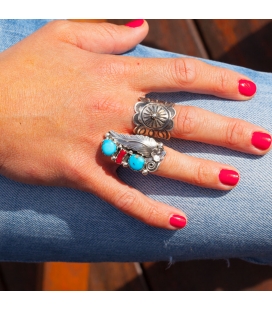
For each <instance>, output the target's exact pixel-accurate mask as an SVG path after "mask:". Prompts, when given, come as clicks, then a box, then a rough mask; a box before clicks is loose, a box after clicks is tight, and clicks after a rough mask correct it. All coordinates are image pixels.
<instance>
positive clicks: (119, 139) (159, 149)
mask: <svg viewBox="0 0 272 310" xmlns="http://www.w3.org/2000/svg"><path fill="white" fill-rule="evenodd" d="M101 149H102V153H103V154H104V155H106V156H111V159H112V160H113V161H114V162H115V163H116V164H119V165H123V166H124V167H130V168H131V169H132V170H134V171H141V172H142V174H143V175H147V174H148V173H149V172H155V171H156V170H158V168H159V165H160V163H161V162H162V160H163V158H164V156H165V155H166V152H165V150H164V147H163V144H162V143H161V142H159V143H158V142H157V141H156V140H155V139H153V138H150V137H146V136H143V135H126V134H119V133H116V132H114V131H112V130H111V131H109V132H108V133H106V135H105V139H104V140H103V142H102V146H101Z"/></svg>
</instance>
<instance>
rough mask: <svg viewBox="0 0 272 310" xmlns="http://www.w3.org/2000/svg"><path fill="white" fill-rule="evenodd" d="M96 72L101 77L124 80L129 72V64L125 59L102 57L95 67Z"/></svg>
mask: <svg viewBox="0 0 272 310" xmlns="http://www.w3.org/2000/svg"><path fill="white" fill-rule="evenodd" d="M97 70H98V74H99V75H100V76H101V77H102V78H103V77H104V78H105V77H107V78H109V79H111V80H113V79H114V78H117V79H118V81H119V82H120V79H121V78H122V80H124V79H125V78H126V76H128V75H129V74H130V72H131V66H130V64H129V63H128V62H126V61H125V60H116V58H115V59H114V60H113V59H112V57H109V58H108V59H106V58H105V57H104V59H103V61H101V63H100V64H99V66H98V67H97Z"/></svg>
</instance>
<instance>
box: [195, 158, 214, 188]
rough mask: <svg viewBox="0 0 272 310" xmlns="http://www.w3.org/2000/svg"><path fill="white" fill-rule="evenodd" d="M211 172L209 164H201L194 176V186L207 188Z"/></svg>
mask: <svg viewBox="0 0 272 310" xmlns="http://www.w3.org/2000/svg"><path fill="white" fill-rule="evenodd" d="M209 176H210V170H209V167H208V165H207V164H205V163H202V162H200V163H199V164H198V165H197V167H196V172H195V173H194V175H193V179H192V181H193V184H196V185H199V186H205V185H207V183H208V180H209Z"/></svg>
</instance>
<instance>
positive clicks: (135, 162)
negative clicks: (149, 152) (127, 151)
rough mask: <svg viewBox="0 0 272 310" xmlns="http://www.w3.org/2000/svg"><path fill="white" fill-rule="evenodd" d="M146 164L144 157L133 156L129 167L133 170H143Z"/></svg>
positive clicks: (129, 161)
mask: <svg viewBox="0 0 272 310" xmlns="http://www.w3.org/2000/svg"><path fill="white" fill-rule="evenodd" d="M144 164H145V160H144V158H143V156H140V155H136V154H133V155H131V156H130V157H129V160H128V165H129V167H130V168H131V169H132V170H136V171H139V170H142V169H143V167H144Z"/></svg>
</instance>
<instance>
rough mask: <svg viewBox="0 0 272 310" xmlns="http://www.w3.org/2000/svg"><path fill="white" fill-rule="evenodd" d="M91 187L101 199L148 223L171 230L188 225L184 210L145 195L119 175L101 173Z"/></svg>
mask: <svg viewBox="0 0 272 310" xmlns="http://www.w3.org/2000/svg"><path fill="white" fill-rule="evenodd" d="M90 187H91V189H92V192H94V193H95V194H96V195H97V196H99V197H100V198H101V199H103V200H105V201H107V202H108V203H110V204H112V205H113V206H115V207H116V208H117V209H119V210H120V211H122V212H124V213H125V214H127V215H129V216H132V217H134V218H136V219H138V220H140V221H142V222H144V223H145V224H147V225H151V226H154V227H158V228H164V229H171V230H175V229H180V228H183V227H185V225H186V222H187V219H186V216H185V214H184V213H183V212H181V211H180V210H178V209H176V208H174V207H171V206H169V205H166V204H164V203H162V202H159V201H155V200H153V199H151V198H149V197H147V196H145V195H144V194H142V193H141V192H139V191H137V190H136V189H134V188H132V187H130V186H128V185H126V184H125V183H123V182H122V181H121V180H119V179H117V176H113V175H110V174H105V173H101V175H100V176H97V177H96V182H95V185H94V182H91V186H90Z"/></svg>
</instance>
